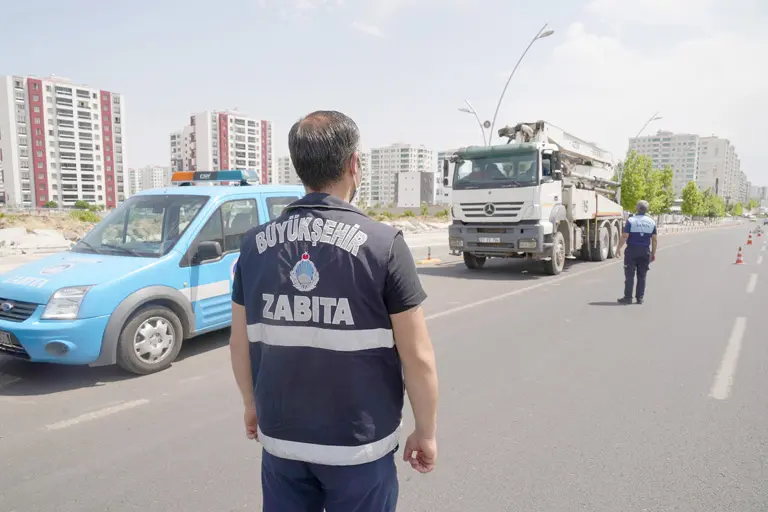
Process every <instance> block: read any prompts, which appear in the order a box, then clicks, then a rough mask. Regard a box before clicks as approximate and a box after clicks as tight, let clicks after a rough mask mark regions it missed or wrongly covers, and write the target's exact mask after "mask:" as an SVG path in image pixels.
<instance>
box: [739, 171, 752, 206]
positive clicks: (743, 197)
mask: <svg viewBox="0 0 768 512" xmlns="http://www.w3.org/2000/svg"><path fill="white" fill-rule="evenodd" d="M739 181H740V184H741V188H740V189H739V198H738V202H740V203H745V202H747V200H748V199H749V185H750V184H749V180H747V173H745V172H744V171H739Z"/></svg>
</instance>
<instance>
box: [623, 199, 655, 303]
mask: <svg viewBox="0 0 768 512" xmlns="http://www.w3.org/2000/svg"><path fill="white" fill-rule="evenodd" d="M636 212H637V213H636V214H635V215H634V216H632V217H630V218H628V219H627V222H626V224H625V225H624V233H622V235H621V238H620V239H619V247H618V249H616V256H621V247H622V246H623V245H624V244H626V245H627V250H626V251H625V252H624V296H623V297H621V298H620V299H619V304H632V287H633V285H634V281H635V273H637V289H636V290H635V299H636V300H637V303H638V304H642V303H643V300H644V297H645V276H646V274H648V267H649V265H650V264H651V262H652V261H656V246H657V245H658V242H657V231H656V222H655V221H654V220H653V219H652V218H650V217H648V216H647V215H646V213H647V212H648V201H638V202H637V206H636Z"/></svg>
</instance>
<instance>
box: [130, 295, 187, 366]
mask: <svg viewBox="0 0 768 512" xmlns="http://www.w3.org/2000/svg"><path fill="white" fill-rule="evenodd" d="M183 335H184V331H183V328H182V326H181V321H179V317H178V316H176V314H175V313H174V312H173V311H171V310H170V309H168V308H164V307H162V306H147V307H145V308H142V309H139V310H138V311H136V312H135V313H134V314H133V316H131V318H130V320H128V322H127V323H126V324H125V326H124V327H123V331H122V333H121V334H120V340H119V342H118V347H117V364H118V365H119V366H120V367H121V368H122V369H124V370H126V371H128V372H131V373H135V374H137V375H147V374H150V373H155V372H159V371H160V370H164V369H166V368H168V367H169V366H170V365H171V363H172V362H173V361H174V360H175V359H176V356H178V355H179V351H180V350H181V343H182V338H183Z"/></svg>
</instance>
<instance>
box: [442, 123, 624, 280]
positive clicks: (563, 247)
mask: <svg viewBox="0 0 768 512" xmlns="http://www.w3.org/2000/svg"><path fill="white" fill-rule="evenodd" d="M498 133H499V137H502V138H506V139H507V143H506V144H500V145H496V146H470V147H466V148H462V149H460V150H458V151H456V152H455V153H454V154H452V155H449V156H447V157H446V159H445V161H444V162H443V182H444V184H445V185H446V186H449V185H450V183H451V180H450V176H451V175H452V176H453V179H452V185H453V198H452V206H451V213H452V217H453V224H452V225H451V226H450V227H449V232H448V236H449V246H450V250H451V252H452V253H453V254H456V255H458V254H459V253H461V254H462V255H463V257H464V263H465V265H466V266H467V267H468V268H470V269H480V268H482V267H483V265H484V264H485V262H486V260H487V259H488V258H521V257H522V258H528V259H531V260H535V261H540V262H541V263H542V265H543V266H544V270H545V271H546V272H547V273H548V274H551V275H556V274H559V273H560V272H562V270H563V267H564V265H565V260H566V259H569V258H575V257H577V256H578V257H580V258H581V259H583V260H586V261H603V260H605V259H607V258H613V257H615V256H616V250H617V247H618V243H619V237H620V236H621V230H622V227H623V210H622V207H621V205H620V203H621V197H620V194H621V188H620V184H619V183H617V182H615V181H612V180H613V176H614V166H613V157H612V155H611V154H610V153H609V152H607V151H605V150H603V149H601V148H599V147H598V146H597V145H595V144H593V143H590V142H586V141H584V140H581V139H579V138H578V137H575V136H573V135H571V134H569V133H567V132H565V131H563V130H561V129H560V128H558V127H556V126H554V125H552V124H550V123H547V122H545V121H538V122H535V123H519V124H517V125H515V126H513V127H510V126H508V127H505V128H502V129H500V130H499V132H498Z"/></svg>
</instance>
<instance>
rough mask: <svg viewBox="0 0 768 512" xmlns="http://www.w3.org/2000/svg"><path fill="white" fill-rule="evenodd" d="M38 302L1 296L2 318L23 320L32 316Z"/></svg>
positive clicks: (15, 320) (0, 311) (0, 308)
mask: <svg viewBox="0 0 768 512" xmlns="http://www.w3.org/2000/svg"><path fill="white" fill-rule="evenodd" d="M36 309H37V304H33V303H31V302H22V301H20V300H11V299H3V298H1V297H0V319H2V320H10V321H11V322H23V321H24V320H26V319H27V318H29V317H31V316H32V315H33V314H34V313H35V310H36Z"/></svg>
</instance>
